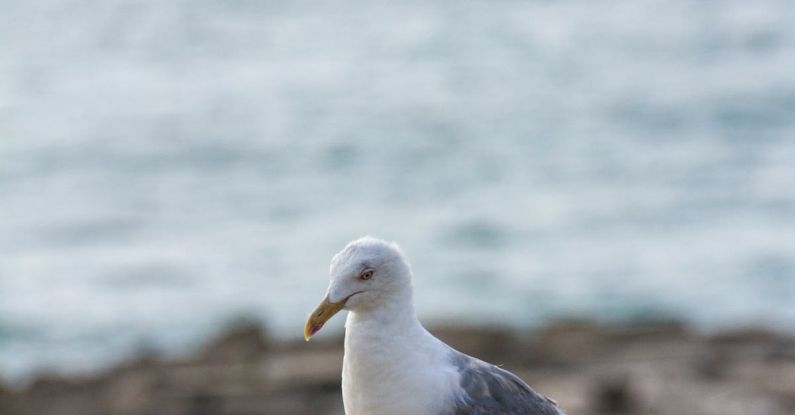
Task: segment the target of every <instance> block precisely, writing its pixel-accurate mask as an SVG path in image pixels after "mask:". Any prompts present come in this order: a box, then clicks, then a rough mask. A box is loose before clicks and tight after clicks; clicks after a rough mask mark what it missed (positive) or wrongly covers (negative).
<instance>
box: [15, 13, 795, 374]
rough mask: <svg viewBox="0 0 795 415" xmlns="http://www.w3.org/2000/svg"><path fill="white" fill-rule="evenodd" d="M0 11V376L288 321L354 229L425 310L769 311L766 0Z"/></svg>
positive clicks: (794, 74) (784, 324)
mask: <svg viewBox="0 0 795 415" xmlns="http://www.w3.org/2000/svg"><path fill="white" fill-rule="evenodd" d="M0 10H2V12H1V13H0V50H1V51H2V53H1V54H0V375H2V376H4V377H10V378H14V379H22V378H24V377H25V376H28V375H29V374H31V373H33V372H35V371H38V370H43V369H48V370H67V371H83V370H90V369H93V368H96V367H99V366H104V365H107V364H109V363H110V362H112V361H114V360H117V359H120V358H122V357H124V356H126V355H128V354H129V353H132V352H133V351H134V350H138V349H140V348H154V349H156V350H159V351H161V352H164V353H179V352H180V351H184V350H187V349H190V348H195V347H197V346H198V345H199V344H201V343H200V342H201V341H203V340H204V339H205V338H206V336H207V335H208V334H210V333H215V332H217V331H218V330H219V327H220V326H221V325H222V324H224V323H225V322H229V321H231V320H235V319H237V318H241V317H249V318H257V319H261V321H263V323H264V324H265V325H266V326H268V327H269V328H270V329H271V330H272V331H273V332H274V334H275V335H278V336H280V337H284V338H298V337H299V336H300V335H301V331H302V325H303V321H304V318H305V316H306V314H307V313H308V311H309V310H310V309H311V308H312V307H313V306H314V305H315V304H316V302H317V301H318V300H319V299H320V298H321V296H322V295H323V292H324V290H325V287H326V283H327V267H328V261H329V260H330V258H331V256H332V255H333V254H334V253H335V252H337V251H338V250H339V249H341V248H342V247H343V246H344V244H345V243H346V242H348V240H350V239H353V238H355V237H358V236H361V235H364V234H373V235H376V236H380V237H384V238H388V239H393V240H396V241H398V242H399V243H400V244H401V245H402V246H403V248H404V250H405V251H406V253H407V255H408V257H409V259H410V260H411V261H412V264H413V267H414V271H415V275H416V278H415V285H416V287H417V301H418V310H419V312H420V313H421V316H422V318H423V319H424V320H425V321H453V322H457V323H473V322H480V323H499V324H503V325H509V326H514V327H520V328H524V327H532V326H535V325H538V324H540V323H543V322H544V321H547V320H549V319H554V318H560V317H567V316H589V317H593V318H597V319H602V320H609V321H614V320H621V321H625V320H633V319H638V318H640V319H648V318H679V319H683V320H684V321H687V322H689V323H690V324H693V325H695V326H697V327H700V328H704V329H713V328H718V327H724V326H735V325H747V324H756V323H761V324H765V325H771V326H775V327H779V328H784V329H790V330H791V329H792V328H793V327H795V2H792V1H790V0H758V1H753V2H752V1H731V0H729V1H702V0H688V1H685V0H673V1H671V0H643V1H638V0H622V1H599V2H597V1H585V0H582V1H526V2H525V1H496V2H495V1H472V2H458V1H441V2H426V1H418V0H409V1H404V2H387V1H372V2H353V1H342V2H325V3H324V2H320V3H318V2H303V1H293V2H283V1H262V2H260V1H250V0H235V1H203V0H199V1H160V0H147V1H141V0H135V1H132V0H129V1H126V0H106V1H101V2H97V1H85V0H82V1H77V0H57V1H56V0H43V1H36V2H28V1H21V0H19V1H10V0H0ZM342 320H343V319H342V318H337V319H336V326H334V327H333V328H332V329H331V330H325V331H324V332H326V333H325V334H322V335H328V332H334V331H335V330H339V329H340V326H341V323H342Z"/></svg>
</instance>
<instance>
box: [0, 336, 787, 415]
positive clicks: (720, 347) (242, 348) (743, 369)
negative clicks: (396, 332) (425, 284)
mask: <svg viewBox="0 0 795 415" xmlns="http://www.w3.org/2000/svg"><path fill="white" fill-rule="evenodd" d="M431 331H432V332H434V333H435V334H437V335H438V336H439V337H441V338H442V339H443V340H445V341H446V342H448V343H449V344H451V345H453V346H454V347H456V348H458V349H459V350H462V351H464V352H466V353H469V354H473V355H475V356H478V357H481V358H483V359H484V360H488V361H490V362H495V363H500V364H502V365H503V366H504V367H505V368H507V369H509V370H511V371H513V372H515V373H517V374H518V375H520V376H521V377H522V378H524V379H525V380H526V381H527V382H528V383H529V384H531V385H532V386H533V387H534V388H535V389H537V390H539V391H540V392H542V393H545V394H547V395H549V396H551V397H553V398H554V399H556V400H557V401H558V402H559V403H560V404H561V406H562V407H563V408H565V409H566V411H567V412H568V413H569V414H570V415H590V414H593V415H596V414H638V415H641V414H643V415H646V414H649V415H652V414H654V415H668V414H671V415H683V414H687V415H713V414H714V415H734V414H737V415H792V414H795V338H793V337H792V336H788V335H782V334H776V333H772V332H768V331H765V330H760V329H746V330H735V331H731V332H723V333H716V334H710V335H705V334H699V333H694V332H692V331H690V330H688V329H686V328H685V327H683V326H681V325H679V324H675V323H664V324H645V325H639V326H636V327H626V326H625V327H603V326H599V325H595V324H591V323H585V322H567V323H559V324H554V325H550V326H547V327H545V328H543V329H540V330H538V331H534V332H532V333H515V332H511V331H507V330H501V329H491V328H488V329H487V328H477V327H437V328H436V329H434V330H431ZM341 363H342V341H341V339H339V338H338V339H334V340H326V341H322V340H321V341H317V340H313V341H312V342H310V343H304V342H303V341H300V342H291V343H283V342H275V341H271V340H270V339H269V338H268V336H267V335H266V333H264V332H263V331H261V330H260V329H259V328H258V327H254V326H249V327H237V328H234V329H233V330H231V331H229V332H228V333H227V334H225V335H223V336H221V337H219V338H218V339H217V340H215V341H213V342H211V343H209V344H208V345H207V346H206V347H205V348H204V349H203V350H202V351H201V352H200V353H197V354H196V355H194V356H189V357H186V358H184V359H181V360H168V361H166V360H159V359H157V358H153V357H144V358H138V359H135V360H131V361H129V362H127V363H125V364H122V365H120V366H118V367H115V368H113V369H109V370H108V371H106V372H104V373H99V374H96V375H94V376H90V377H81V378H64V377H58V376H43V377H41V378H39V379H38V380H35V381H34V382H32V383H31V384H30V385H29V386H27V387H26V388H24V389H21V390H19V389H15V388H10V387H8V386H6V387H3V386H2V385H1V384H0V414H2V415H56V414H57V415H94V414H97V415H255V414H279V415H293V414H296V415H297V414H316V415H341V414H343V410H342V399H341V395H340V366H341ZM374 415H377V414H374Z"/></svg>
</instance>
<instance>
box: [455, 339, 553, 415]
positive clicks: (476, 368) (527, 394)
mask: <svg viewBox="0 0 795 415" xmlns="http://www.w3.org/2000/svg"><path fill="white" fill-rule="evenodd" d="M451 353H452V362H453V364H454V365H455V367H456V368H457V369H458V371H459V373H460V374H461V390H462V393H463V395H462V397H461V399H459V401H458V402H456V406H455V409H453V410H452V411H451V412H450V413H449V415H565V414H564V413H563V411H561V410H560V408H558V405H557V403H555V401H553V400H552V399H549V398H547V397H546V396H544V395H541V394H540V393H537V392H536V391H534V390H533V389H531V388H530V387H529V386H527V384H526V383H524V382H522V380H521V379H519V378H518V377H516V375H514V374H513V373H511V372H508V371H507V370H503V369H500V368H498V367H497V366H494V365H492V364H489V363H486V362H484V361H482V360H479V359H475V358H474V357H471V356H467V355H465V354H463V353H461V352H458V351H455V350H451ZM445 415H447V414H445Z"/></svg>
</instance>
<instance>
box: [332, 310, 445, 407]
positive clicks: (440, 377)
mask: <svg viewBox="0 0 795 415" xmlns="http://www.w3.org/2000/svg"><path fill="white" fill-rule="evenodd" d="M448 354H449V348H448V347H447V346H446V345H445V344H444V343H442V342H441V341H439V340H437V339H436V338H435V337H433V336H432V335H431V334H430V333H428V331H426V330H425V328H424V327H422V324H420V321H419V320H418V319H417V315H416V314H415V312H414V306H413V304H412V299H411V295H410V294H409V295H402V296H398V297H395V298H394V299H390V301H384V302H382V303H381V304H380V305H379V307H378V308H377V309H372V310H367V311H359V312H351V313H349V314H348V319H347V321H346V323H345V357H344V359H343V369H342V396H343V401H344V403H345V413H346V414H348V415H371V414H378V415H404V414H415V415H430V414H438V413H440V411H441V406H440V405H442V404H443V403H444V402H446V401H447V400H449V399H452V398H451V397H450V393H451V392H450V391H451V390H452V387H451V385H452V384H453V382H454V381H455V380H454V379H453V377H454V375H452V373H453V371H451V370H445V367H446V365H447V364H448V363H447V362H448V358H449V355H448Z"/></svg>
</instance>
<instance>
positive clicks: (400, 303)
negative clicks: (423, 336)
mask: <svg viewBox="0 0 795 415" xmlns="http://www.w3.org/2000/svg"><path fill="white" fill-rule="evenodd" d="M424 331H425V329H424V328H423V327H422V324H420V321H419V319H417V314H416V312H415V311H414V300H413V299H412V294H411V291H408V292H404V293H402V294H401V295H395V296H394V297H392V298H389V299H388V300H386V301H383V302H382V303H381V304H380V305H379V306H378V307H377V308H374V309H370V310H364V311H351V312H350V313H349V314H348V319H347V321H346V323H345V335H346V338H347V337H349V336H352V337H366V338H368V340H369V341H374V340H379V339H378V337H381V336H383V337H384V339H383V340H388V339H390V338H394V336H395V335H410V334H420V333H422V332H424Z"/></svg>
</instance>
